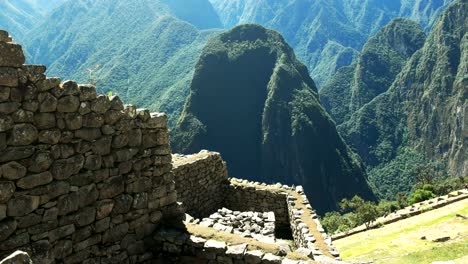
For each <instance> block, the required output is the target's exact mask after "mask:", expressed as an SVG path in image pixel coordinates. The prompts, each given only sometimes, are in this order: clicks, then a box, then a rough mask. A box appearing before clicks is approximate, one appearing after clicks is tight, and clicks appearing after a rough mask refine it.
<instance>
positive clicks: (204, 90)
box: [172, 24, 373, 212]
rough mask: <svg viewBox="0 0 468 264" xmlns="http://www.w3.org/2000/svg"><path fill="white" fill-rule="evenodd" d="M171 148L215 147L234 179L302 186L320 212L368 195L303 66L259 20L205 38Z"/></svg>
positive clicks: (356, 164)
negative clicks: (356, 195) (341, 202)
mask: <svg viewBox="0 0 468 264" xmlns="http://www.w3.org/2000/svg"><path fill="white" fill-rule="evenodd" d="M172 146H173V147H174V150H175V151H180V152H183V153H193V152H197V151H199V150H200V149H210V150H214V151H219V152H220V153H222V154H223V157H224V159H226V161H227V163H228V169H229V173H230V176H233V177H242V178H247V179H251V180H260V181H264V182H272V183H274V182H282V183H287V184H301V185H303V186H304V189H305V191H306V192H307V194H308V195H309V196H310V197H311V201H312V203H313V204H314V207H315V208H317V209H318V210H319V211H320V212H324V211H326V210H329V209H333V208H336V205H337V203H338V202H339V201H340V200H341V199H342V198H343V197H350V196H353V195H354V194H359V195H362V196H364V197H366V198H369V199H372V198H373V196H372V194H371V192H370V189H369V188H368V185H367V182H366V178H365V173H364V170H363V168H362V167H361V164H360V161H359V159H358V158H357V157H356V155H355V154H354V153H352V152H351V151H350V149H349V148H348V147H347V145H346V144H345V143H344V142H343V140H342V139H341V137H340V136H339V135H338V132H337V131H336V127H335V125H334V122H333V121H332V120H331V118H330V117H329V115H328V114H327V113H326V112H325V110H324V109H323V107H322V106H321V105H320V102H319V99H318V94H317V88H316V87H315V84H314V82H313V81H312V79H311V78H310V77H309V74H308V71H307V68H306V67H305V66H304V65H303V64H302V63H300V62H299V61H298V60H297V59H296V57H295V55H294V52H293V50H292V49H291V48H290V46H289V45H288V44H287V43H286V42H285V41H284V39H283V38H282V36H281V35H279V34H278V33H277V32H274V31H271V30H267V29H265V28H263V27H261V26H259V25H252V24H248V25H243V26H239V27H236V28H234V29H232V30H230V31H228V32H226V33H223V34H221V35H218V36H216V37H213V38H212V39H210V41H209V42H208V44H207V45H206V46H205V48H204V49H203V53H202V55H201V57H200V60H199V61H198V63H197V65H196V69H195V73H194V76H193V79H192V83H191V86H190V96H189V98H188V99H187V102H186V105H185V108H184V112H183V114H182V117H181V119H180V120H179V123H178V124H177V126H176V129H175V131H174V133H173V139H172Z"/></svg>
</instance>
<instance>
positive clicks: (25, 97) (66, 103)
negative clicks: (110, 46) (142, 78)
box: [0, 31, 180, 263]
mask: <svg viewBox="0 0 468 264" xmlns="http://www.w3.org/2000/svg"><path fill="white" fill-rule="evenodd" d="M24 62H25V58H24V55H23V52H22V49H21V46H20V45H18V44H14V43H12V42H11V38H9V37H8V34H7V33H6V32H5V31H0V152H1V155H0V256H1V257H5V256H6V255H8V254H10V253H13V252H14V251H15V250H17V249H21V250H24V251H26V252H28V253H30V254H31V257H32V258H33V261H34V263H82V262H83V263H84V262H86V263H126V262H127V263H128V262H132V263H136V262H144V261H145V260H147V259H150V258H151V253H150V250H148V248H149V247H150V245H151V234H152V232H153V231H154V230H155V229H156V228H157V227H158V225H159V224H160V222H161V221H162V220H164V219H165V218H166V219H171V217H172V216H173V215H175V214H178V213H180V212H179V207H178V206H177V203H176V200H177V194H176V192H175V185H174V181H173V178H172V174H171V149H170V147H169V134H168V129H167V124H166V123H167V118H166V116H165V115H164V114H159V113H150V112H149V111H148V110H145V109H136V108H135V107H134V106H131V105H126V106H124V105H123V103H122V102H121V101H120V99H119V97H117V96H113V97H107V96H105V95H97V93H96V89H95V87H93V86H91V85H79V84H77V83H75V82H73V81H62V80H60V79H59V78H46V76H45V75H44V72H45V70H46V68H45V67H44V66H40V65H23V64H24Z"/></svg>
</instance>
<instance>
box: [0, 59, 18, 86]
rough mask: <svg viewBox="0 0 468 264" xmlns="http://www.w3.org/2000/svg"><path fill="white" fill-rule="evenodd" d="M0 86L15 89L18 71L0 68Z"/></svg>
mask: <svg viewBox="0 0 468 264" xmlns="http://www.w3.org/2000/svg"><path fill="white" fill-rule="evenodd" d="M0 60H1V56H0ZM0 86H8V87H17V86H18V70H17V69H15V68H5V67H0Z"/></svg>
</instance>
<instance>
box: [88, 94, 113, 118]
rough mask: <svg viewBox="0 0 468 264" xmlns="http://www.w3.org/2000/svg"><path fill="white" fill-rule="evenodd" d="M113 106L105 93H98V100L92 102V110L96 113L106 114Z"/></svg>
mask: <svg viewBox="0 0 468 264" xmlns="http://www.w3.org/2000/svg"><path fill="white" fill-rule="evenodd" d="M110 108H111V102H110V101H109V97H107V96H105V95H98V96H97V98H96V100H94V101H93V102H92V103H91V110H92V111H93V112H96V113H100V114H104V113H105V112H106V111H107V110H109V109H110Z"/></svg>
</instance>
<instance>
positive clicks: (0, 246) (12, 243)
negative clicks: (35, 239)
mask: <svg viewBox="0 0 468 264" xmlns="http://www.w3.org/2000/svg"><path fill="white" fill-rule="evenodd" d="M28 243H29V234H28V233H22V234H19V235H16V236H12V237H10V238H8V239H7V240H5V241H3V242H1V243H0V250H10V249H14V248H18V247H20V246H23V245H26V244H28Z"/></svg>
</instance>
